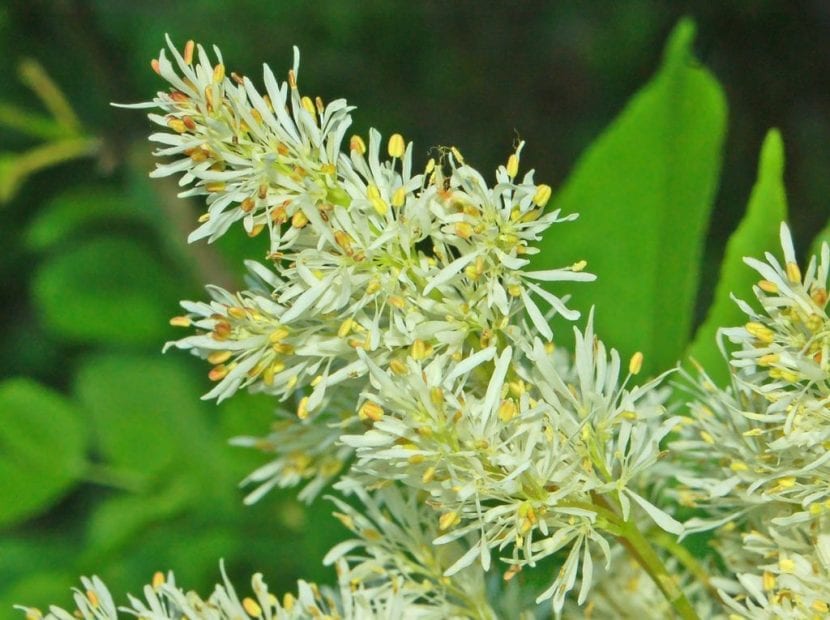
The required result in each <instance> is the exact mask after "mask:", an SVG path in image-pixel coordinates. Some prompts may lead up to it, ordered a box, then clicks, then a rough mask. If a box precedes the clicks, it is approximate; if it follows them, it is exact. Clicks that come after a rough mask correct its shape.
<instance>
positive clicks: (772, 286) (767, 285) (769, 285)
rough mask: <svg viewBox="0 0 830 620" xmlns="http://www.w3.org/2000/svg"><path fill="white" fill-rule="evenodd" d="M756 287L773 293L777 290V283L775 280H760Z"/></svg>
mask: <svg viewBox="0 0 830 620" xmlns="http://www.w3.org/2000/svg"><path fill="white" fill-rule="evenodd" d="M758 288H760V289H761V290H762V291H764V292H765V293H772V294H775V293H777V292H778V285H777V284H776V283H775V282H770V281H769V280H761V281H760V282H758Z"/></svg>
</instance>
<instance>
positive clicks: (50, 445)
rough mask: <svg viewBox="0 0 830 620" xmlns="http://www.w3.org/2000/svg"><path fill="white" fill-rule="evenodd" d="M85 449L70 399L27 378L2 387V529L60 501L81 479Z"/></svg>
mask: <svg viewBox="0 0 830 620" xmlns="http://www.w3.org/2000/svg"><path fill="white" fill-rule="evenodd" d="M85 448H86V445H85V431H84V428H83V422H82V419H81V417H80V415H79V414H78V412H77V411H76V410H75V408H74V407H73V405H72V404H71V403H70V402H69V401H68V400H66V399H65V398H64V397H62V396H61V395H59V394H57V393H56V392H53V391H52V390H49V389H48V388H45V387H43V386H41V385H39V384H37V383H35V382H34V381H31V380H28V379H10V380H7V381H5V382H3V383H2V384H0V525H5V524H9V523H13V522H16V521H19V520H21V519H24V518H26V517H30V516H32V515H35V514H38V513H40V512H42V511H43V510H45V509H46V508H48V507H49V506H50V505H52V504H53V503H54V502H55V501H57V500H59V499H60V498H61V497H62V496H63V495H64V494H65V493H66V492H67V491H68V490H70V489H71V488H72V487H73V485H75V483H76V482H77V481H78V480H79V478H80V477H81V475H82V473H83V471H84V467H85V461H84V452H85Z"/></svg>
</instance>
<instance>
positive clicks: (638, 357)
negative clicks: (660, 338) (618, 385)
mask: <svg viewBox="0 0 830 620" xmlns="http://www.w3.org/2000/svg"><path fill="white" fill-rule="evenodd" d="M642 369H643V354H642V352H640V351H637V352H636V353H635V354H634V355H632V356H631V361H630V362H628V372H630V373H631V374H632V375H637V374H640V371H641V370H642Z"/></svg>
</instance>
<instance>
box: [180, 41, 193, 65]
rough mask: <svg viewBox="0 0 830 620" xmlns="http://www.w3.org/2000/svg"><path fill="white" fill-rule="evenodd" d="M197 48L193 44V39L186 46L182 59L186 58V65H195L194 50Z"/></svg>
mask: <svg viewBox="0 0 830 620" xmlns="http://www.w3.org/2000/svg"><path fill="white" fill-rule="evenodd" d="M195 48H196V44H195V43H194V42H193V39H190V40H189V41H188V42H187V43H185V44H184V54H182V57H183V58H184V64H186V65H191V64H193V50H194V49H195Z"/></svg>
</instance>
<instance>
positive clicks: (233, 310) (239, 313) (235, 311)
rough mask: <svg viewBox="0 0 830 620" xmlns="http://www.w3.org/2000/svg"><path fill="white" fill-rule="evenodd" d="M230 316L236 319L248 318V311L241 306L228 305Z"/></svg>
mask: <svg viewBox="0 0 830 620" xmlns="http://www.w3.org/2000/svg"><path fill="white" fill-rule="evenodd" d="M228 316H230V317H232V318H234V319H244V318H247V316H248V312H247V311H246V310H245V308H241V307H239V306H228Z"/></svg>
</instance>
